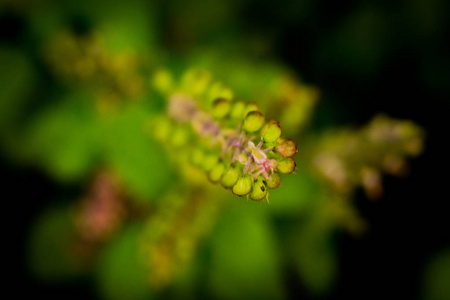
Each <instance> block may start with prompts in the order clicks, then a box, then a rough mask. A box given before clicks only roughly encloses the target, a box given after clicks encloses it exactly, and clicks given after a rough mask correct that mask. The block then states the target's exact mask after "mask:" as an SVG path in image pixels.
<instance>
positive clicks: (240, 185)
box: [232, 174, 253, 196]
mask: <svg viewBox="0 0 450 300" xmlns="http://www.w3.org/2000/svg"><path fill="white" fill-rule="evenodd" d="M252 183H253V177H252V176H251V175H248V174H247V175H244V176H241V177H239V179H238V181H237V182H236V184H235V185H234V186H233V189H232V191H233V194H235V195H238V196H244V195H247V194H248V193H250V191H251V190H252Z"/></svg>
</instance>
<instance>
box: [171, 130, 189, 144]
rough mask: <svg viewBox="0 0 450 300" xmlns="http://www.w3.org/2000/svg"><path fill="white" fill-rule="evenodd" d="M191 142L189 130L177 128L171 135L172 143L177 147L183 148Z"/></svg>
mask: <svg viewBox="0 0 450 300" xmlns="http://www.w3.org/2000/svg"><path fill="white" fill-rule="evenodd" d="M188 140H189V131H188V130H187V128H185V127H182V126H177V127H176V128H175V130H174V131H173V132H172V134H171V135H170V142H171V144H172V145H173V146H175V147H181V146H184V145H186V144H187V142H188Z"/></svg>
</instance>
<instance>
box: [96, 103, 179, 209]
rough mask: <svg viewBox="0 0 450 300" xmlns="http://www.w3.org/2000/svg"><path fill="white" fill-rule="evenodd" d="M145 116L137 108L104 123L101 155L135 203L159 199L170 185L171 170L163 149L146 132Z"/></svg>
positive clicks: (125, 110)
mask: <svg viewBox="0 0 450 300" xmlns="http://www.w3.org/2000/svg"><path fill="white" fill-rule="evenodd" d="M147 118H148V115H147V114H146V112H145V111H143V110H142V109H141V107H139V106H133V107H129V108H126V109H124V111H123V112H120V114H118V115H117V116H115V117H113V118H112V119H109V120H105V122H104V123H103V129H102V143H103V147H104V148H103V156H104V160H105V162H106V163H107V165H109V166H111V167H112V168H113V170H114V171H116V172H117V174H118V175H119V177H120V178H121V179H122V180H123V182H124V184H125V186H126V188H127V189H128V190H129V192H131V193H132V194H134V195H135V196H137V197H138V198H139V200H144V201H148V200H151V199H154V198H159V196H160V195H161V194H162V192H163V190H164V189H165V188H166V187H167V185H168V184H169V183H170V179H171V175H172V173H171V172H172V170H171V168H170V164H169V162H168V160H167V157H166V155H165V153H164V151H163V149H162V148H161V147H160V146H159V145H158V144H157V143H155V142H154V141H153V140H152V139H151V138H150V137H149V136H148V134H147V133H146V131H145V128H144V125H145V124H146V121H147V120H148V119H147Z"/></svg>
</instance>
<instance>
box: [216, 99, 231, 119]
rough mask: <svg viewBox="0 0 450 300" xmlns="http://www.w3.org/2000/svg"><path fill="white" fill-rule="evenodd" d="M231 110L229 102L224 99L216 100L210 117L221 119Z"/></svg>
mask: <svg viewBox="0 0 450 300" xmlns="http://www.w3.org/2000/svg"><path fill="white" fill-rule="evenodd" d="M230 110H231V101H230V100H228V99H225V98H217V99H216V100H215V101H214V103H213V110H212V115H213V117H214V118H216V119H222V118H224V117H225V116H226V115H228V113H229V112H230Z"/></svg>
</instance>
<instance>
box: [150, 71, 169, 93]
mask: <svg viewBox="0 0 450 300" xmlns="http://www.w3.org/2000/svg"><path fill="white" fill-rule="evenodd" d="M152 81H153V82H152V83H153V85H154V86H155V88H156V89H157V90H159V91H161V92H164V93H167V92H169V91H170V90H171V89H172V87H173V78H172V75H171V74H170V72H169V71H168V70H166V69H162V70H158V71H157V72H155V75H154V76H153V78H152Z"/></svg>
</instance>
